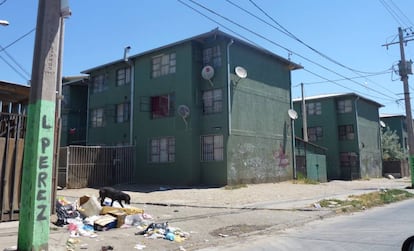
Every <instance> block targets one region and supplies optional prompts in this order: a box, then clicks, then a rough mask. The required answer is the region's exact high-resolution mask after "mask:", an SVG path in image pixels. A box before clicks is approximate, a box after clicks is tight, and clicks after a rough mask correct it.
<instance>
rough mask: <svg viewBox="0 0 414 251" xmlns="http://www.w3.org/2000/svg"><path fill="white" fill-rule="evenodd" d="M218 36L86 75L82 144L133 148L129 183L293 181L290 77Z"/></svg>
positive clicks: (273, 62)
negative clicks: (85, 117)
mask: <svg viewBox="0 0 414 251" xmlns="http://www.w3.org/2000/svg"><path fill="white" fill-rule="evenodd" d="M299 68H301V67H300V66H299V65H297V64H294V63H292V62H290V61H289V60H287V59H284V58H282V57H280V56H277V55H275V54H273V53H271V52H269V51H266V50H264V49H261V48H258V47H256V46H253V45H251V44H249V43H246V42H244V41H243V40H240V39H238V38H236V37H233V36H231V35H229V34H226V33H224V32H221V31H219V30H217V29H215V30H213V31H211V32H207V33H204V34H201V35H198V36H195V37H192V38H189V39H185V40H182V41H179V42H176V43H173V44H169V45H166V46H163V47H160V48H157V49H154V50H150V51H147V52H144V53H141V54H137V55H134V56H130V57H127V56H125V57H124V59H122V60H118V61H114V62H111V63H108V64H104V65H101V66H97V67H95V68H92V69H89V70H86V71H84V72H83V73H86V74H89V76H90V83H89V91H88V92H89V94H88V127H87V136H86V138H87V144H88V145H134V146H136V155H135V163H136V165H135V170H134V181H136V182H139V183H153V184H181V185H194V184H206V185H225V184H232V183H257V182H273V181H281V180H288V179H292V177H293V164H292V163H293V154H292V147H293V144H292V135H293V132H292V127H291V121H290V118H289V116H288V113H287V111H288V110H289V109H290V108H291V71H292V70H295V69H299Z"/></svg>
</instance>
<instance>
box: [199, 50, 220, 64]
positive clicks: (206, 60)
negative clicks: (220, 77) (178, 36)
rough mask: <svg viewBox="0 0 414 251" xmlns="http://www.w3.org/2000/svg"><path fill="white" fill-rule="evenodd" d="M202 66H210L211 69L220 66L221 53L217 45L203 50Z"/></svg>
mask: <svg viewBox="0 0 414 251" xmlns="http://www.w3.org/2000/svg"><path fill="white" fill-rule="evenodd" d="M203 64H204V65H211V66H213V67H220V66H221V51H220V46H219V45H216V46H213V47H209V48H205V49H204V50H203Z"/></svg>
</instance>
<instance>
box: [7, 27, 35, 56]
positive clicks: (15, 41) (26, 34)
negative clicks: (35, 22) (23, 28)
mask: <svg viewBox="0 0 414 251" xmlns="http://www.w3.org/2000/svg"><path fill="white" fill-rule="evenodd" d="M35 30H36V28H33V29H31V30H30V31H28V32H27V33H25V34H23V35H22V36H21V37H19V38H18V39H16V40H14V41H13V42H11V43H10V44H9V45H7V46H4V47H3V49H1V50H0V52H2V51H4V50H5V49H7V48H9V47H10V46H12V45H14V44H15V43H17V42H19V41H20V40H22V39H23V38H25V37H27V36H28V35H30V33H32V32H33V31H35Z"/></svg>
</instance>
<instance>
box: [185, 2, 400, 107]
mask: <svg viewBox="0 0 414 251" xmlns="http://www.w3.org/2000/svg"><path fill="white" fill-rule="evenodd" d="M177 1H179V2H180V3H183V2H182V0H177ZM189 1H190V2H192V3H193V4H195V5H197V6H199V7H201V8H203V9H204V10H206V11H208V12H210V13H212V14H214V15H216V16H219V17H220V18H222V19H224V20H226V21H228V22H230V23H232V24H234V25H236V26H237V27H239V28H242V29H244V30H246V31H248V32H250V33H252V34H254V35H256V36H258V37H260V38H262V39H264V40H265V41H267V42H269V43H271V44H273V45H275V46H278V47H280V48H282V49H284V50H286V51H288V52H293V51H292V50H290V49H288V48H286V47H284V46H282V45H280V44H278V43H276V42H274V41H273V40H270V39H268V38H266V37H264V36H263V35H261V34H259V33H257V32H255V31H253V30H251V29H249V28H246V27H245V26H243V25H240V24H238V23H236V22H234V21H232V20H231V19H229V18H227V17H224V16H223V15H220V14H219V13H217V12H215V11H213V10H211V9H209V8H207V7H205V6H204V5H202V4H200V3H198V2H195V1H194V0H189ZM186 6H188V5H186ZM210 20H211V19H210ZM215 22H216V21H215ZM216 23H218V22H216ZM220 25H221V24H220ZM295 55H297V56H298V57H300V58H302V59H304V60H306V61H308V62H311V63H313V64H315V65H317V66H319V67H321V68H323V69H325V70H327V71H329V72H331V73H334V74H336V75H338V76H340V77H342V78H345V79H347V80H349V81H351V82H353V83H356V84H358V85H361V86H362V87H364V88H366V89H368V90H371V91H373V92H375V93H378V94H380V95H381V96H384V97H388V98H389V99H390V100H395V98H394V97H391V96H389V95H388V94H384V93H381V92H379V91H378V90H376V89H373V88H371V87H368V86H364V85H362V84H361V83H358V82H356V81H354V80H352V79H350V78H348V77H346V76H344V75H342V74H340V73H338V72H335V71H333V70H331V69H329V68H327V67H325V66H323V65H321V64H319V63H317V62H315V61H313V60H311V59H309V58H306V57H304V56H302V55H300V54H298V53H296V52H295ZM324 79H325V80H328V79H326V78H324ZM340 86H342V85H340ZM342 87H344V86H342ZM344 88H345V87H344ZM347 89H349V88H347ZM367 96H368V94H367ZM371 96H372V95H371Z"/></svg>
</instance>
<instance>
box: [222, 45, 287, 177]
mask: <svg viewBox="0 0 414 251" xmlns="http://www.w3.org/2000/svg"><path fill="white" fill-rule="evenodd" d="M230 62H231V69H232V70H231V72H234V68H235V67H236V66H238V65H239V66H242V67H244V68H245V69H246V70H247V72H248V77H247V78H246V79H241V80H239V78H238V77H237V76H236V75H234V74H232V75H231V79H232V83H231V96H232V99H231V100H232V103H231V109H232V111H231V135H230V136H229V142H228V146H229V147H228V156H229V158H228V160H227V164H228V167H229V168H228V180H229V183H243V182H249V183H250V182H253V183H254V182H271V181H280V180H287V179H292V178H293V168H292V137H291V135H292V134H291V133H292V132H291V127H290V119H289V117H288V114H287V111H288V109H289V108H290V72H289V69H288V68H287V66H286V65H282V64H280V62H278V61H275V60H274V58H271V57H269V56H267V55H263V54H257V53H255V51H252V50H249V49H248V48H245V47H243V46H241V45H238V44H234V45H232V46H231V47H230Z"/></svg>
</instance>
